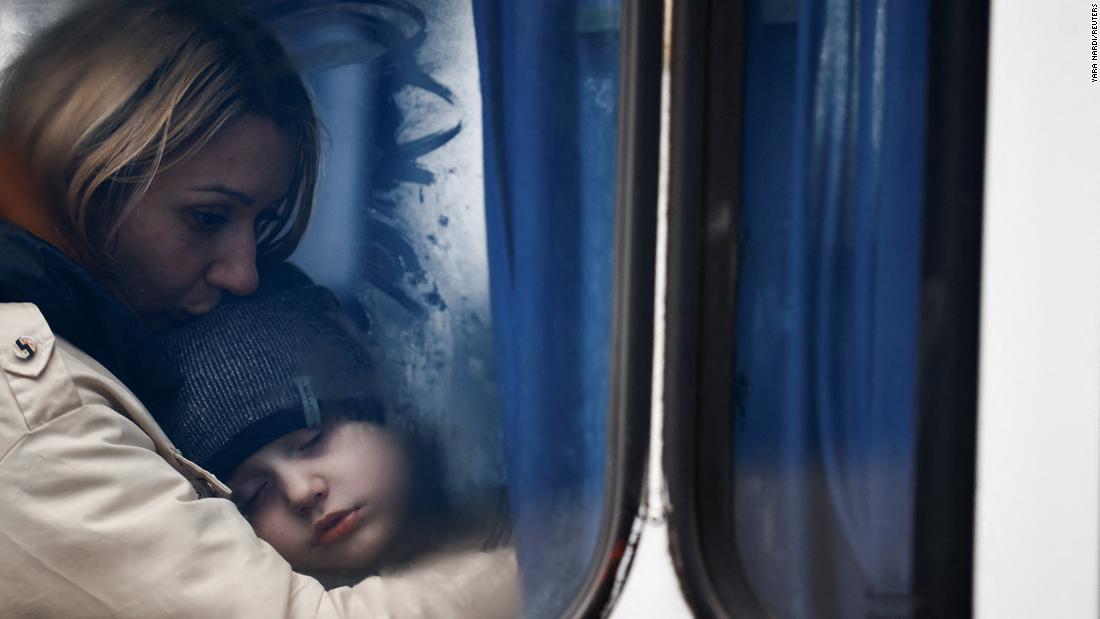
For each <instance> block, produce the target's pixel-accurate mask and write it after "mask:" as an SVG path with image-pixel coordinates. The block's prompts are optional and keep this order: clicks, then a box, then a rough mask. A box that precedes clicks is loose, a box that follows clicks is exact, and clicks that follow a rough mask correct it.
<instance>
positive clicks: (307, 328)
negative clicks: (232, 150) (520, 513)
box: [160, 286, 516, 607]
mask: <svg viewBox="0 0 1100 619" xmlns="http://www.w3.org/2000/svg"><path fill="white" fill-rule="evenodd" d="M160 344H161V346H162V350H163V352H164V356H165V358H166V359H167V360H168V361H169V363H171V364H172V365H173V366H175V367H176V368H177V370H178V371H179V374H180V375H181V378H182V388H181V389H180V392H179V393H180V395H179V396H178V398H177V399H176V401H175V403H174V404H173V406H172V409H171V411H170V412H169V414H167V415H164V416H162V418H163V419H165V422H164V423H163V427H164V430H165V432H166V433H167V434H168V436H169V438H171V439H172V440H173V442H174V443H175V444H176V446H177V447H178V448H180V450H181V451H182V452H183V454H184V456H186V457H188V458H189V459H191V460H193V461H195V462H196V463H198V464H199V465H201V466H203V467H205V468H206V469H207V470H210V471H211V472H213V473H214V474H215V475H216V476H218V477H219V478H220V479H222V480H223V481H227V482H228V483H229V486H230V488H231V489H232V500H233V502H234V503H235V504H236V505H237V507H238V509H239V510H240V512H241V513H242V514H243V515H244V516H245V518H246V519H247V520H248V522H249V523H250V524H251V525H252V527H253V528H254V529H255V531H256V534H257V535H258V536H259V537H260V538H261V539H263V540H265V541H267V542H268V543H270V544H271V545H272V546H273V547H274V548H275V549H276V550H277V551H278V552H279V553H280V554H281V555H282V556H283V557H285V558H286V560H287V561H288V562H289V563H290V564H291V565H292V566H293V567H294V568H295V569H296V570H297V571H300V572H302V573H305V574H309V575H312V576H314V577H316V578H317V579H318V580H320V581H321V582H322V583H324V584H325V585H326V586H329V587H332V586H338V585H342V584H352V583H355V582H358V581H359V580H361V579H362V578H364V577H366V576H370V575H374V574H379V573H382V574H385V573H391V572H399V571H402V570H405V571H409V570H413V571H415V570H416V569H418V568H417V566H418V565H420V566H424V565H428V566H430V565H432V561H433V559H432V557H440V556H444V555H446V556H450V557H452V558H453V557H456V556H457V557H462V556H463V553H465V554H466V556H467V557H468V558H469V559H471V560H480V559H478V556H479V555H485V554H486V553H485V552H483V551H484V550H486V549H485V546H486V544H485V540H486V536H485V535H484V533H485V531H481V532H480V533H479V532H478V527H479V526H480V523H476V522H468V520H469V519H466V520H464V519H462V518H459V517H458V516H457V515H456V512H455V511H454V510H452V508H451V505H450V502H449V501H448V500H447V497H446V496H445V492H444V489H443V484H442V475H441V471H440V469H439V464H438V458H437V457H436V453H435V450H434V449H433V448H432V445H431V444H430V443H429V442H428V441H426V440H425V439H424V438H423V437H422V436H419V435H418V434H417V433H416V432H414V431H409V430H406V429H403V428H399V427H394V424H393V423H391V420H389V419H387V416H386V413H385V409H384V407H383V404H382V402H381V399H380V398H379V397H378V394H379V390H378V388H377V386H376V385H375V384H373V381H374V372H373V371H372V368H371V361H370V359H369V358H368V356H367V353H366V350H365V348H364V347H363V346H362V345H361V344H360V342H359V341H358V340H357V339H356V337H355V335H354V330H353V327H352V325H350V324H349V323H348V322H347V321H346V319H345V318H344V316H343V315H342V314H341V312H340V309H339V307H338V303H337V301H336V299H335V297H334V296H333V295H332V293H331V292H329V291H328V290H327V289H325V288H323V287H320V286H300V287H296V288H291V289H286V290H281V291H278V292H273V293H268V294H266V295H259V296H257V297H253V298H251V299H247V300H240V301H236V302H226V303H223V304H222V306H221V307H219V308H218V310H216V311H214V312H211V313H210V314H208V315H206V316H203V317H201V318H199V319H196V320H195V321H193V322H190V323H188V324H186V325H183V326H180V327H178V328H176V329H174V330H172V331H170V332H168V333H166V334H165V335H164V336H163V337H162V338H161V341H160ZM496 515H497V516H500V514H499V513H498V514H496ZM502 521H503V519H498V522H502ZM499 528H500V527H498V531H499ZM503 528H505V529H506V528H507V527H503ZM490 537H491V536H490ZM498 537H499V534H498ZM494 543H496V544H498V545H499V544H500V540H499V539H498V540H491V541H490V543H489V545H492V544H494ZM456 549H457V554H456V553H455V550H456ZM444 551H446V552H444ZM448 552H449V553H450V554H449V555H447V553H448ZM491 552H497V553H498V554H499V553H500V552H504V553H511V549H510V548H504V549H500V548H498V549H497V550H495V551H491ZM441 553H443V554H441ZM507 558H508V561H510V562H511V563H510V564H511V566H512V568H511V569H512V571H513V574H512V576H511V578H512V583H513V584H514V579H515V575H514V556H512V555H511V554H507ZM461 564H462V560H459V561H458V562H457V563H456V565H459V566H460V565H461ZM457 569H461V568H457ZM501 576H505V575H503V574H499V575H497V577H501ZM505 578H506V579H507V577H506V576H505ZM505 593H506V595H505V597H508V595H511V593H510V592H509V591H506V592H505ZM513 598H514V596H513ZM510 604H511V605H512V606H513V607H514V606H515V604H516V601H515V600H514V599H513V600H512V601H511V602H510Z"/></svg>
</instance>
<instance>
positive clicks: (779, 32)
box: [733, 0, 928, 617]
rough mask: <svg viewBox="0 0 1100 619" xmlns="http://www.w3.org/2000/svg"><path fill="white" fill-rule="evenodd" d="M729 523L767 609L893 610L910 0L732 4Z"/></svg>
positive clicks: (907, 405)
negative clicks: (738, 8)
mask: <svg viewBox="0 0 1100 619" xmlns="http://www.w3.org/2000/svg"><path fill="white" fill-rule="evenodd" d="M749 11H750V12H749V19H748V27H747V53H746V59H747V67H746V82H745V83H746V90H745V114H746V117H745V133H744V147H745V157H744V164H743V165H744V168H743V179H744V184H743V206H742V212H741V226H742V238H741V247H742V256H741V271H740V280H739V285H738V295H739V297H738V332H737V345H736V365H735V367H736V370H735V371H736V375H735V377H734V381H733V382H734V386H733V388H734V389H735V403H736V405H735V406H736V407H735V410H734V411H733V414H734V415H735V420H734V421H735V423H734V428H735V439H734V440H735V456H734V459H735V462H734V463H733V465H734V480H735V481H734V484H735V487H734V493H735V497H736V519H737V520H736V535H737V539H738V542H739V547H740V550H741V553H742V563H743V565H744V567H745V570H746V572H747V576H748V578H749V581H750V582H751V583H752V585H753V586H754V588H755V589H756V594H757V596H758V597H759V598H760V599H761V600H762V601H763V603H764V604H765V606H766V607H768V608H769V609H771V610H772V611H773V612H774V613H775V614H777V615H778V616H782V617H817V616H845V617H847V616H851V617H856V616H877V615H884V616H905V615H907V614H909V613H910V612H911V610H912V608H911V600H910V599H909V596H910V594H911V590H912V584H913V583H912V572H911V564H912V559H913V555H912V550H913V549H912V542H913V492H914V490H913V488H914V478H915V460H914V457H915V456H914V454H915V440H914V438H915V436H914V435H915V425H916V367H917V326H918V307H919V283H920V248H921V208H922V202H923V193H922V188H923V183H922V179H923V162H924V157H925V151H924V133H925V132H924V110H925V75H926V64H927V54H928V50H927V41H928V32H927V29H928V2H927V0H907V1H905V2H900V1H897V0H893V1H890V0H804V1H802V2H801V3H796V2H784V1H777V0H771V1H769V0H754V1H752V2H750V7H749Z"/></svg>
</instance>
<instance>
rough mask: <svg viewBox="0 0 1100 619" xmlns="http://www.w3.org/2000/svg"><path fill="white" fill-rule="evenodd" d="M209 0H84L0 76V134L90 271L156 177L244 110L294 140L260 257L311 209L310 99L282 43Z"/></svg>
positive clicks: (284, 248)
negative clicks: (285, 190) (286, 184)
mask: <svg viewBox="0 0 1100 619" xmlns="http://www.w3.org/2000/svg"><path fill="white" fill-rule="evenodd" d="M219 4H220V5H225V4H227V0H223V1H222V2H220V3H217V4H216V3H214V2H207V1H204V0H90V1H87V2H83V3H81V4H80V5H79V6H78V7H77V8H76V10H75V11H74V12H73V13H71V14H69V15H68V16H66V17H65V18H63V19H62V20H61V21H60V22H58V23H57V24H55V25H54V26H52V27H51V28H49V29H48V30H46V31H44V32H43V33H42V34H41V35H39V36H38V37H37V38H36V39H34V40H33V41H32V42H31V44H30V45H29V47H28V48H27V49H26V50H25V51H24V52H23V53H22V54H21V55H20V56H19V57H18V58H17V59H16V60H15V61H14V62H13V64H12V65H11V66H10V67H9V68H8V69H7V71H6V73H5V75H4V76H3V78H2V79H3V81H2V83H0V142H2V143H3V144H4V146H6V147H7V148H9V149H11V150H12V152H13V153H14V154H15V155H16V156H17V157H19V158H20V159H22V160H23V162H24V163H25V164H26V165H27V166H28V167H29V169H30V172H31V174H32V175H33V176H34V177H35V179H36V180H37V181H38V182H39V183H40V184H41V190H42V193H43V195H44V197H45V200H46V201H47V202H48V205H47V206H48V208H50V209H52V210H53V211H54V212H53V213H52V215H53V216H54V218H55V219H56V225H57V226H58V227H59V230H58V231H59V232H60V233H61V234H62V236H64V237H65V238H66V240H67V241H68V242H69V243H70V244H71V245H73V246H74V248H75V249H76V251H77V252H78V253H80V254H82V255H81V256H80V258H81V259H83V260H86V261H88V262H90V263H91V264H89V265H87V266H90V267H92V268H93V269H95V270H99V269H104V268H106V270H108V271H110V270H111V269H110V268H109V267H110V264H109V262H110V260H109V247H110V244H111V243H112V241H113V239H114V237H115V235H116V233H117V232H118V229H119V226H120V225H121V222H122V220H123V219H124V218H125V217H126V215H127V214H128V213H129V212H130V210H131V209H133V208H134V205H135V204H136V203H137V202H138V200H140V199H141V197H142V196H143V195H144V194H145V192H146V191H147V190H148V188H149V185H150V184H151V183H152V182H153V179H154V178H155V177H156V175H157V174H158V173H159V172H160V171H163V170H165V169H167V168H170V167H172V166H174V165H176V164H178V163H180V162H181V161H184V160H186V159H187V158H188V157H190V156H191V155H193V154H194V153H195V152H196V151H198V150H199V149H201V148H202V147H203V146H204V145H205V144H207V143H208V142H209V141H210V140H211V138H212V137H213V136H214V135H215V134H217V133H218V131H219V130H221V129H222V128H224V127H226V126H227V125H228V124H230V123H231V122H232V121H234V120H235V119H238V118H240V117H241V116H243V115H246V114H256V115H260V116H263V117H265V118H268V119H270V120H272V121H273V122H274V123H275V124H276V126H278V127H279V128H280V129H281V130H283V131H286V132H287V135H288V137H289V138H290V139H291V141H292V143H293V144H295V145H296V148H295V151H296V166H295V167H296V170H295V173H294V178H293V180H292V182H291V189H290V193H289V194H288V197H287V199H286V200H285V201H284V203H282V204H279V205H277V207H276V214H277V216H276V217H271V218H267V219H265V220H264V221H263V222H261V224H260V226H261V227H260V228H259V229H258V230H257V246H258V247H257V254H258V256H260V257H261V258H276V259H277V258H282V257H285V256H286V255H288V254H289V253H290V252H291V251H293V249H294V247H295V246H296V245H297V243H298V241H299V240H300V239H301V236H302V234H303V233H304V231H305V226H306V223H307V221H308V219H309V214H310V212H311V211H312V208H313V191H314V186H315V184H316V179H317V169H318V163H319V159H320V145H319V136H318V128H317V120H316V118H315V116H314V112H313V105H312V102H311V100H310V97H309V94H308V92H307V91H306V88H305V86H304V84H303V83H302V80H301V78H300V76H299V75H298V74H297V72H296V71H295V70H294V68H293V67H292V65H291V63H290V60H289V59H288V57H287V55H286V52H285V50H284V49H283V48H282V46H281V45H280V44H279V42H278V41H277V40H276V39H275V38H274V36H273V35H272V34H271V33H270V32H268V31H267V30H266V29H265V28H264V27H263V26H261V25H260V24H259V23H258V22H257V21H255V20H254V19H252V18H250V17H248V16H246V15H244V14H243V13H240V12H237V11H234V10H232V9H227V8H224V6H218V5H219Z"/></svg>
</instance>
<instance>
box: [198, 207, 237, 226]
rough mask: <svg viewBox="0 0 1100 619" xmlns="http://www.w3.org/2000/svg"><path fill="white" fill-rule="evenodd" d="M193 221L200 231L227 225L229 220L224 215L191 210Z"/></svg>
mask: <svg viewBox="0 0 1100 619" xmlns="http://www.w3.org/2000/svg"><path fill="white" fill-rule="evenodd" d="M191 219H192V220H193V221H194V223H195V225H196V226H197V227H198V228H200V229H204V230H206V229H210V228H217V227H218V226H220V225H222V224H224V223H226V222H227V221H229V219H228V218H227V217H226V216H225V215H224V214H222V213H218V212H213V211H205V210H200V209H192V210H191Z"/></svg>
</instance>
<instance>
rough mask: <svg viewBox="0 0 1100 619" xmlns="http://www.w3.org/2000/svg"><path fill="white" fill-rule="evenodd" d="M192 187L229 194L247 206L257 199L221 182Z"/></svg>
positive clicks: (192, 189)
mask: <svg viewBox="0 0 1100 619" xmlns="http://www.w3.org/2000/svg"><path fill="white" fill-rule="evenodd" d="M190 189H191V191H206V192H211V193H220V194H222V195H225V196H229V197H230V198H233V199H235V200H237V201H238V202H241V203H242V204H244V205H246V206H251V205H252V203H253V202H255V201H256V200H255V198H253V197H252V196H250V195H249V194H247V193H245V192H243V191H238V190H236V189H232V188H230V187H226V186H225V185H222V184H221V183H215V184H213V185H200V186H198V187H191V188H190Z"/></svg>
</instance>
